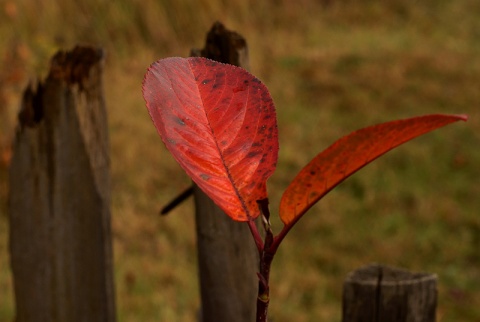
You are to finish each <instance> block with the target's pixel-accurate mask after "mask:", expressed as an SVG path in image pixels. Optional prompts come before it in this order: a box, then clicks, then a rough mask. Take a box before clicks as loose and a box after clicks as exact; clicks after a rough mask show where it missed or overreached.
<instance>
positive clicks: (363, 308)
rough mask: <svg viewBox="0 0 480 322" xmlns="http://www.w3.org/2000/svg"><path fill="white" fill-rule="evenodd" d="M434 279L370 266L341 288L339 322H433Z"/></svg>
mask: <svg viewBox="0 0 480 322" xmlns="http://www.w3.org/2000/svg"><path fill="white" fill-rule="evenodd" d="M436 308H437V276H436V275H434V274H428V273H412V272H409V271H406V270H403V269H399V268H393V267H388V266H382V265H378V264H371V265H368V266H365V267H361V268H359V269H357V270H355V271H353V272H351V273H350V274H349V275H348V276H347V278H346V280H345V283H344V285H343V309H342V311H343V317H342V321H343V322H435V318H436Z"/></svg>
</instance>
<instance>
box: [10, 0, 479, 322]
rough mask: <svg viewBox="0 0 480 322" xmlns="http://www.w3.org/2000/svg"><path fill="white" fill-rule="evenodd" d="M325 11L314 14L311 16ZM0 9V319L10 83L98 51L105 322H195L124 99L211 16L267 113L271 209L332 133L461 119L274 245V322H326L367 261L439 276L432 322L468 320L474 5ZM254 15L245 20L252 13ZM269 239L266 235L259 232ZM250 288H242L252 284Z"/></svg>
mask: <svg viewBox="0 0 480 322" xmlns="http://www.w3.org/2000/svg"><path fill="white" fill-rule="evenodd" d="M329 3H330V4H329ZM388 3H389V4H388V5H386V4H380V3H378V2H376V1H362V2H361V4H360V2H356V1H347V0H345V1H341V2H338V1H313V0H303V1H296V2H295V3H293V1H292V2H288V1H283V2H282V1H280V2H271V3H270V2H267V1H264V2H260V3H258V2H257V1H253V0H252V1H228V3H227V2H223V1H193V0H192V1H187V0H184V1H153V0H145V1H142V2H140V1H125V0H123V1H116V2H109V1H92V0H87V1H83V2H81V4H80V3H78V4H77V3H76V2H73V1H72V2H66V3H65V2H60V1H58V3H57V1H53V0H51V1H47V0H44V1H36V2H34V1H28V0H19V1H11V0H10V1H9V0H7V1H5V2H4V4H2V7H0V21H2V23H0V64H1V65H0V124H1V128H0V154H1V155H0V156H1V157H2V159H0V211H1V212H0V321H12V320H13V318H14V306H13V287H12V277H11V273H10V269H9V257H8V248H7V238H8V225H7V215H6V195H7V190H8V187H7V182H6V169H5V167H6V166H5V162H4V161H2V160H7V159H8V142H9V140H10V139H11V137H12V135H13V134H12V133H13V128H14V126H15V122H16V121H15V117H16V116H15V115H16V112H17V109H18V105H19V100H20V94H21V90H22V88H23V87H24V86H25V84H26V82H27V81H28V78H30V77H32V76H34V75H36V74H40V75H44V74H45V72H46V70H47V68H48V63H47V62H48V59H49V57H50V56H51V55H52V54H53V53H54V52H55V50H57V49H59V48H71V47H72V46H73V45H74V44H76V43H78V42H80V43H93V44H98V45H102V46H104V47H105V48H106V50H107V61H106V66H105V94H106V100H107V104H108V110H109V126H110V134H111V154H112V180H113V194H112V226H113V233H114V252H115V254H114V255H115V279H116V294H117V311H118V314H119V320H120V321H128V322H130V321H133V322H134V321H195V318H196V314H197V310H198V307H199V303H200V300H199V295H198V282H197V277H196V273H197V267H196V252H195V235H194V222H193V206H192V204H191V202H187V203H186V204H185V205H182V206H181V207H179V208H178V209H177V210H176V211H175V212H174V213H172V214H171V215H169V216H167V217H159V216H158V215H157V212H158V210H159V208H160V207H161V206H162V205H163V204H165V203H166V202H167V201H168V200H170V199H171V198H172V197H174V196H175V195H176V194H177V193H178V192H179V191H181V190H182V189H184V188H185V187H186V186H188V184H189V180H188V178H186V176H185V175H184V174H183V172H182V171H181V170H180V169H179V167H178V166H177V165H176V164H175V163H174V161H173V159H172V158H171V157H170V155H169V154H168V153H167V151H166V150H165V148H164V147H163V144H162V143H161V140H160V139H159V138H158V136H157V134H156V131H155V128H154V127H153V124H151V121H150V118H149V116H148V114H147V112H146V109H145V107H144V102H143V99H142V97H141V81H142V79H143V74H144V72H145V70H146V68H147V66H148V65H149V64H150V63H151V62H153V61H154V60H156V59H158V58H161V57H167V56H185V55H187V54H188V52H189V50H190V48H191V47H201V46H203V42H204V38H205V33H206V32H207V31H208V29H209V28H210V26H211V24H212V23H213V22H214V21H215V20H221V21H223V22H224V23H225V24H226V25H227V27H229V28H231V29H234V30H237V31H239V32H240V33H241V34H243V35H244V36H245V37H246V38H247V41H248V43H249V46H250V61H251V71H252V72H253V73H254V74H255V75H257V76H258V77H259V78H260V79H262V80H263V81H264V82H265V84H266V85H267V86H268V87H269V89H270V91H271V94H272V97H273V98H274V101H275V103H276V106H277V114H278V122H279V131H280V159H279V164H278V168H277V171H276V173H275V174H274V175H273V177H272V178H271V180H270V181H269V193H270V199H271V204H272V212H273V213H274V214H275V213H277V211H278V202H279V200H280V197H281V193H282V191H283V190H284V189H285V187H286V186H287V185H288V183H289V181H290V180H291V179H292V178H293V177H294V175H295V174H296V173H297V172H298V171H299V170H300V168H301V167H302V166H303V165H305V164H306V163H307V162H308V161H309V160H310V159H311V158H312V157H313V156H315V155H316V154H317V153H318V152H319V151H321V150H323V149H324V148H326V147H327V146H328V145H329V144H330V143H332V142H333V141H334V140H335V139H337V138H338V137H340V136H342V135H345V134H347V133H349V132H350V131H353V130H355V129H358V128H361V127H364V126H367V125H371V124H374V123H379V122H384V121H388V120H393V119H396V118H404V117H409V116H414V115H419V114H427V113H468V114H470V119H469V121H468V122H467V123H458V124H454V125H451V126H448V127H446V128H444V129H441V130H439V131H436V132H434V133H432V134H429V135H427V136H425V137H422V138H419V139H416V140H414V141H412V142H410V143H408V144H407V145H405V146H403V147H401V148H399V149H398V150H396V151H393V152H391V153H389V154H387V155H386V156H384V157H382V158H381V159H379V160H378V161H376V162H375V163H373V164H371V165H369V166H367V167H366V168H365V169H362V171H361V172H359V173H358V174H355V175H354V176H353V177H351V178H349V179H348V180H346V181H345V182H344V183H342V184H341V185H340V186H339V187H338V188H337V189H335V190H334V191H333V192H332V193H331V194H330V195H328V196H327V197H325V198H324V199H323V200H322V201H321V202H320V203H319V204H318V205H316V206H315V207H314V208H312V209H311V210H310V211H309V213H308V214H307V215H305V217H304V218H303V219H302V220H301V221H300V222H299V223H298V225H297V226H296V227H295V228H294V229H293V230H292V231H291V234H290V235H289V236H287V238H286V239H285V241H284V244H282V246H281V247H280V249H279V253H278V255H277V258H276V259H275V261H274V263H273V266H272V277H271V278H272V281H271V288H272V289H271V296H272V302H271V309H270V310H271V316H272V318H273V319H275V321H277V322H282V321H299V322H302V321H329V322H330V321H340V314H341V292H342V290H341V288H342V282H343V279H344V277H345V276H346V274H347V273H348V272H349V271H351V270H354V269H356V268H358V267H359V266H362V265H365V264H368V263H371V262H380V263H385V264H389V265H395V266H402V267H405V268H408V269H411V270H417V271H428V272H433V273H437V274H438V276H439V306H438V315H439V316H438V321H440V322H455V321H472V322H473V321H478V320H480V309H479V308H480V296H478V295H479V293H480V251H479V249H480V216H479V211H478V209H480V198H479V196H480V185H479V184H478V183H479V182H480V167H479V166H478V164H480V149H478V147H479V146H480V134H479V132H478V129H479V128H480V119H479V117H478V113H477V111H478V105H479V103H480V91H479V88H478V84H480V58H479V57H480V55H479V54H480V40H479V39H480V37H479V36H480V5H479V4H478V2H477V1H474V0H459V1H434V0H431V1H423V2H415V5H410V6H409V5H407V4H406V2H404V1H396V0H394V1H389V2H388ZM252 8H254V9H252ZM273 224H274V230H275V231H277V232H278V231H279V230H280V229H281V224H280V221H279V220H278V219H277V220H275V221H274V222H273ZM252 278H255V277H254V276H252Z"/></svg>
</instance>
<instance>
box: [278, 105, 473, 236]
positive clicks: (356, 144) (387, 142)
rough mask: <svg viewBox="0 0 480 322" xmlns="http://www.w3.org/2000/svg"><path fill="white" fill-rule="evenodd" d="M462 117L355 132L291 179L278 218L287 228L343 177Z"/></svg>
mask: <svg viewBox="0 0 480 322" xmlns="http://www.w3.org/2000/svg"><path fill="white" fill-rule="evenodd" d="M459 120H462V121H466V120H467V116H465V115H440V114H436V115H425V116H420V117H414V118H410V119H405V120H398V121H393V122H387V123H383V124H379V125H374V126H370V127H367V128H364V129H361V130H358V131H355V132H353V133H351V134H349V135H347V136H345V137H343V138H341V139H339V140H338V141H336V142H335V143H334V144H333V145H331V146H330V147H329V148H327V149H326V150H325V151H323V152H321V153H320V154H318V155H317V156H316V157H315V158H314V159H313V160H312V161H310V163H309V164H307V166H305V167H304V168H303V169H302V170H301V171H300V173H299V174H298V175H297V176H296V177H295V178H294V179H293V181H292V182H291V183H290V185H289V186H288V187H287V189H286V190H285V192H284V194H283V196H282V200H281V202H280V218H281V219H282V221H283V223H284V224H285V226H289V227H291V226H292V225H293V224H294V223H295V222H296V221H298V220H299V219H300V217H301V216H302V215H303V214H305V212H306V211H307V210H308V209H310V207H312V206H313V205H314V204H315V203H316V202H317V201H318V200H320V199H321V198H322V197H323V196H324V195H326V194H327V193H328V192H329V191H330V190H332V189H333V188H335V186H337V185H338V184H339V183H340V182H342V181H343V180H345V179H346V178H347V177H349V176H350V175H352V174H353V173H355V172H356V171H358V170H359V169H361V168H362V167H364V166H365V165H367V164H368V163H370V162H372V161H373V160H375V159H376V158H378V157H379V156H381V155H383V154H384V153H386V152H388V151H390V150H391V149H393V148H395V147H397V146H399V145H401V144H402V143H405V142H407V141H409V140H411V139H413V138H415V137H418V136H420V135H422V134H425V133H427V132H430V131H432V130H434V129H437V128H439V127H442V126H445V125H447V124H449V123H452V122H456V121H459Z"/></svg>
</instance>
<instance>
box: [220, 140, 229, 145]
mask: <svg viewBox="0 0 480 322" xmlns="http://www.w3.org/2000/svg"><path fill="white" fill-rule="evenodd" d="M227 143H228V142H227V141H222V142H220V144H221V145H223V146H225V145H227Z"/></svg>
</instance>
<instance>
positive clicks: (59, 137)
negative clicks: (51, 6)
mask: <svg viewBox="0 0 480 322" xmlns="http://www.w3.org/2000/svg"><path fill="white" fill-rule="evenodd" d="M102 68H103V52H102V51H101V50H99V49H94V48H90V47H77V48H75V49H73V50H72V51H71V52H59V53H57V54H56V55H55V56H54V57H53V59H52V61H51V69H50V73H49V75H48V77H47V79H46V81H45V82H44V83H40V84H38V86H37V87H36V89H35V88H34V86H29V88H28V89H27V90H26V91H25V93H24V97H23V101H22V110H21V112H20V114H19V125H18V127H17V131H16V137H15V142H14V151H13V157H12V160H11V167H10V180H9V181H10V192H9V216H10V218H9V219H10V253H11V266H12V271H13V279H14V290H15V302H16V321H17V322H29V321H32V322H33V321H35V322H51V321H69V322H76V321H89V322H92V321H99V322H100V321H102V322H105V321H107V322H110V321H115V305H114V286H113V269H112V246H111V233H110V173H109V167H110V161H109V143H108V128H107V115H106V108H105V102H104V97H103V88H102Z"/></svg>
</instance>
